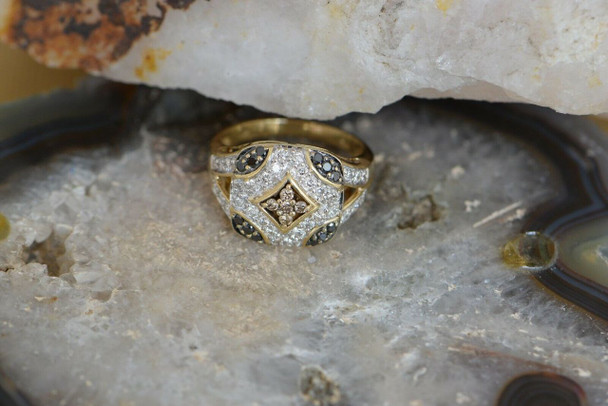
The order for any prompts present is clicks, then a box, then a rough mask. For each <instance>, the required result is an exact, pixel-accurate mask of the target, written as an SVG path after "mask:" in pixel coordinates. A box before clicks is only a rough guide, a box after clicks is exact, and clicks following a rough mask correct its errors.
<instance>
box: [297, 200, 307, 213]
mask: <svg viewBox="0 0 608 406" xmlns="http://www.w3.org/2000/svg"><path fill="white" fill-rule="evenodd" d="M307 207H308V204H306V202H305V201H303V200H300V201H299V202H297V203H296V213H300V214H301V213H306V209H307Z"/></svg>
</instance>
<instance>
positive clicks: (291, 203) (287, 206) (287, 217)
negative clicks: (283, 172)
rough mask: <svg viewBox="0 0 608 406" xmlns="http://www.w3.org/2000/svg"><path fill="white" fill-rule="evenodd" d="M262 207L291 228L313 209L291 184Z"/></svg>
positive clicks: (286, 185) (283, 224) (262, 204)
mask: <svg viewBox="0 0 608 406" xmlns="http://www.w3.org/2000/svg"><path fill="white" fill-rule="evenodd" d="M277 198H278V199H277ZM260 206H262V208H263V209H264V210H266V212H267V213H268V214H269V215H270V216H272V217H273V218H274V219H275V220H276V221H278V223H279V224H281V225H282V226H285V227H289V226H290V225H291V224H292V223H293V222H294V221H295V220H297V219H298V218H299V217H301V216H302V215H303V214H304V213H306V212H307V211H308V210H310V207H311V205H310V204H308V202H307V201H306V200H304V198H303V197H302V196H300V194H299V193H298V192H297V191H296V190H295V189H294V188H293V187H292V185H291V183H289V182H287V184H285V186H283V188H282V189H281V190H280V191H279V192H278V193H277V194H276V195H275V196H273V197H270V198H268V199H266V200H265V201H263V202H262V203H261V204H260Z"/></svg>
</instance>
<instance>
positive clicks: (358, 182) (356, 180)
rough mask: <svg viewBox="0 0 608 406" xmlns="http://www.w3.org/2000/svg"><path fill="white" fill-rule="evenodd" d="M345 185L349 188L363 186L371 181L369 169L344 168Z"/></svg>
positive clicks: (347, 166)
mask: <svg viewBox="0 0 608 406" xmlns="http://www.w3.org/2000/svg"><path fill="white" fill-rule="evenodd" d="M342 170H343V172H344V184H346V185H349V186H363V185H365V184H367V182H368V181H369V168H365V169H360V168H355V167H352V166H349V165H344V166H343V167H342Z"/></svg>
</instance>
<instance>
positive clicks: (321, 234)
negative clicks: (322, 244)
mask: <svg viewBox="0 0 608 406" xmlns="http://www.w3.org/2000/svg"><path fill="white" fill-rule="evenodd" d="M318 236H319V239H320V240H321V241H325V240H327V233H326V232H324V231H321V232H319V234H318Z"/></svg>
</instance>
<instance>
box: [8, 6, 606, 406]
mask: <svg viewBox="0 0 608 406" xmlns="http://www.w3.org/2000/svg"><path fill="white" fill-rule="evenodd" d="M286 12H287V11H286ZM212 111H213V110H212ZM580 121H582V120H580ZM580 121H573V124H572V125H576V124H577V123H580ZM341 125H342V127H343V128H344V129H345V130H347V131H352V132H354V133H356V134H358V135H360V136H361V137H362V138H364V139H365V140H366V141H367V142H369V143H370V144H371V145H372V148H373V150H374V152H375V153H376V161H377V165H378V166H377V170H376V172H375V181H374V183H373V185H372V186H371V188H370V190H369V192H368V194H367V198H366V200H365V203H364V204H363V205H362V207H361V208H360V209H359V210H358V211H357V213H356V214H354V215H353V216H352V218H351V219H350V221H349V222H348V223H347V224H345V225H343V226H341V227H340V230H339V231H338V234H337V235H336V237H334V238H333V240H331V241H330V242H329V243H327V244H322V245H319V246H317V247H314V248H309V249H296V248H285V247H274V246H264V245H260V244H254V243H251V242H250V241H247V240H245V239H243V238H242V237H240V236H238V235H236V234H235V233H234V232H233V231H232V230H231V228H230V225H229V222H228V221H227V220H226V217H225V216H224V213H223V212H222V209H221V208H220V206H219V205H218V203H217V201H216V199H215V197H214V196H213V194H212V192H211V183H212V182H211V179H210V176H209V174H208V173H207V172H205V171H203V172H199V173H189V172H186V173H184V172H181V171H177V170H176V171H173V170H169V169H167V168H166V166H168V164H167V165H166V166H163V165H159V164H158V163H157V162H155V160H157V159H158V160H160V159H163V158H162V156H161V157H158V158H157V157H156V152H154V148H153V145H154V140H155V137H156V136H157V135H156V134H154V133H153V132H148V133H145V134H144V135H141V134H139V135H136V137H137V138H141V139H142V140H143V142H141V143H135V142H133V143H130V144H129V145H130V146H129V147H128V148H127V147H125V148H127V149H124V150H121V151H120V153H117V152H116V151H115V150H113V149H111V148H107V149H106V148H103V147H99V148H96V149H94V150H92V151H87V150H84V151H83V150H78V149H73V150H71V151H69V152H65V153H62V154H59V155H53V156H52V158H51V159H50V160H48V161H46V162H40V163H38V164H36V165H32V166H30V167H29V168H27V169H22V170H20V171H18V172H16V173H14V174H13V175H12V176H11V177H10V178H9V179H7V180H5V182H4V183H3V185H2V191H3V193H2V200H1V201H0V202H1V206H0V207H1V211H2V213H3V214H4V215H6V217H7V218H8V219H9V220H10V222H11V225H12V232H11V234H10V236H9V238H8V239H7V240H5V241H3V242H1V243H0V269H5V270H6V271H5V272H0V293H1V294H0V365H1V367H2V368H3V370H4V372H6V373H7V375H8V376H10V377H11V378H12V379H14V380H15V382H16V384H17V385H18V386H19V387H20V388H22V389H23V390H24V391H25V392H26V393H27V394H28V395H29V396H30V397H31V398H32V399H33V400H34V401H35V404H37V405H48V406H55V405H74V406H81V405H121V406H122V405H124V406H126V405H136V406H139V405H146V406H161V405H213V406H215V405H252V404H258V405H263V406H285V405H304V401H303V399H304V398H303V394H301V393H300V387H299V380H300V378H299V377H300V373H301V370H302V369H303V368H304V370H305V371H310V370H317V369H316V367H312V366H319V367H320V368H322V370H323V371H324V375H326V376H327V377H329V379H331V380H332V381H333V382H335V383H336V384H337V385H339V388H340V389H339V394H340V397H341V400H342V402H343V403H344V404H352V405H387V406H393V405H394V406H402V405H408V406H414V405H415V406H418V405H424V406H426V405H433V406H434V405H465V406H487V405H491V404H493V403H494V401H495V400H496V397H497V395H498V392H499V391H500V389H501V388H502V386H503V384H505V383H506V382H507V381H508V380H509V379H511V378H512V377H513V376H515V375H517V374H519V373H523V372H528V371H531V370H539V369H541V370H551V371H558V372H560V373H562V374H564V375H567V376H569V377H571V378H572V379H574V380H576V381H577V382H578V383H579V384H581V385H582V386H583V388H584V389H585V391H586V392H587V395H588V397H589V403H590V404H593V405H601V404H602V403H605V400H606V399H608V393H607V389H606V388H607V387H608V382H607V381H606V379H607V378H606V377H607V376H608V348H607V347H606V326H605V324H604V323H601V322H599V321H598V320H597V319H594V318H591V317H590V316H589V315H587V314H586V313H584V312H583V311H581V310H580V309H579V308H577V307H575V306H572V305H570V304H568V303H566V302H563V301H561V300H559V299H558V298H556V297H555V296H553V295H551V294H549V293H547V292H546V291H545V290H544V289H542V288H540V287H539V285H538V284H537V283H536V282H535V281H534V280H533V279H532V278H531V277H530V276H529V275H528V274H527V273H526V272H519V271H517V270H513V269H509V268H506V267H505V266H504V265H503V264H502V262H501V260H500V255H499V247H500V246H502V244H504V243H505V242H506V241H507V240H508V239H509V238H511V237H512V236H513V235H514V234H515V233H518V232H519V230H520V228H521V226H522V223H521V215H518V211H515V210H514V211H510V212H507V213H504V215H502V216H499V217H492V213H495V212H497V211H500V210H501V209H504V208H505V207H509V206H512V205H513V204H514V203H517V202H520V203H519V205H518V206H517V207H518V208H519V209H521V210H524V211H525V210H529V209H532V208H534V207H536V206H537V205H538V204H539V203H541V202H543V201H545V200H546V199H548V198H551V197H553V196H554V195H553V192H554V189H553V187H554V186H555V185H553V183H552V182H551V179H552V176H553V175H552V173H551V171H550V170H549V169H548V168H547V167H545V166H544V164H543V163H542V162H541V161H539V160H538V159H537V155H535V154H533V153H531V152H529V151H527V150H525V149H524V148H523V147H522V145H521V144H519V143H516V142H512V141H511V140H509V139H508V138H506V137H503V136H502V135H501V134H500V133H497V132H496V131H495V130H494V129H492V128H490V127H486V126H481V125H478V124H476V123H474V122H471V121H469V120H465V119H463V118H462V117H461V116H459V115H453V114H452V113H442V112H441V110H439V109H434V108H431V107H429V106H428V104H425V103H421V102H419V101H418V102H412V101H410V102H408V103H399V104H397V105H394V106H391V107H390V108H387V109H384V110H383V111H381V112H380V113H379V114H378V115H375V116H369V115H353V116H350V117H348V118H347V119H345V120H344V121H343V122H341ZM576 128H578V129H579V130H580V131H581V133H583V134H584V132H585V130H584V128H583V127H580V126H579V127H576ZM150 131H151V130H150ZM188 132H194V133H197V134H199V133H200V127H196V126H195V125H194V126H193V128H192V129H189V130H188V129H187V128H186V129H184V128H183V127H180V128H179V129H178V130H176V131H175V133H171V134H169V135H171V136H172V137H173V138H172V140H174V142H178V141H179V140H180V138H179V136H180V134H183V133H188ZM161 136H168V135H167V134H165V133H162V134H158V137H161ZM183 142H184V143H186V144H185V145H191V144H188V143H187V142H190V143H191V142H192V140H191V139H188V138H184V139H183ZM176 150H180V148H178V147H176ZM597 153H598V154H600V153H602V154H603V153H604V152H603V151H600V150H598V151H597ZM505 157H509V159H505ZM162 168H165V169H162ZM426 195H432V196H433V198H434V200H435V201H436V202H437V203H438V204H439V205H441V207H442V210H443V214H442V216H441V218H440V219H439V220H438V221H435V222H428V223H424V224H422V225H420V226H419V227H418V228H416V229H415V230H412V229H405V230H404V229H400V228H399V227H398V225H399V223H400V222H401V221H402V218H403V217H404V216H406V215H407V213H405V212H404V211H405V210H406V208H407V207H408V206H409V205H410V202H411V200H412V199H416V198H418V197H419V196H426ZM488 218H490V219H491V220H487V219H488ZM484 219H486V220H484ZM480 223H481V224H482V225H478V226H475V225H476V224H480ZM53 241H54V242H56V247H59V248H52V249H50V254H52V255H49V256H48V257H47V258H51V259H52V260H46V262H45V261H42V260H37V259H36V258H34V259H28V258H29V255H28V253H31V251H32V248H31V247H32V246H34V245H35V244H36V243H43V242H53ZM50 246H53V245H52V244H51V245H50ZM61 247H63V250H62V249H60V248H61ZM53 261H54V262H56V266H57V268H58V269H60V272H59V273H61V276H59V277H57V276H53V275H49V274H48V272H47V269H48V266H49V263H50V262H53ZM335 392H336V391H334V393H335ZM306 395H307V396H308V394H306ZM336 396H337V395H336Z"/></svg>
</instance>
